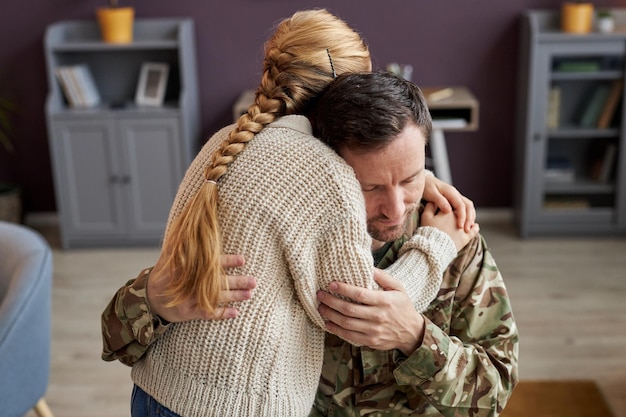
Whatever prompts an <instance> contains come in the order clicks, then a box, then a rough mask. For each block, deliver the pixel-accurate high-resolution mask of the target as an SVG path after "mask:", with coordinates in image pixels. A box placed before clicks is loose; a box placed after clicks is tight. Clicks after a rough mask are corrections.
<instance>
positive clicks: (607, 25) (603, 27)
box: [597, 17, 615, 33]
mask: <svg viewBox="0 0 626 417" xmlns="http://www.w3.org/2000/svg"><path fill="white" fill-rule="evenodd" d="M597 26H598V32H602V33H611V32H613V31H614V30H615V19H613V18H612V17H599V18H598V22H597Z"/></svg>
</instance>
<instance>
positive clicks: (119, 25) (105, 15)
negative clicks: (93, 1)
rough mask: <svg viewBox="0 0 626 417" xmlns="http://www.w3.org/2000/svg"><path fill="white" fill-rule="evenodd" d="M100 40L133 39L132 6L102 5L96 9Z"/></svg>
mask: <svg viewBox="0 0 626 417" xmlns="http://www.w3.org/2000/svg"><path fill="white" fill-rule="evenodd" d="M96 17H97V19H98V25H99V26H100V34H101V35H102V40H103V41H104V42H108V43H130V42H132V41H133V21H134V17H135V10H134V9H133V8H132V7H102V8H99V9H98V10H96Z"/></svg>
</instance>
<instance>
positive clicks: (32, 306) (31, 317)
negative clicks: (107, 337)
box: [0, 221, 52, 417]
mask: <svg viewBox="0 0 626 417" xmlns="http://www.w3.org/2000/svg"><path fill="white" fill-rule="evenodd" d="M51 288H52V252H51V250H50V246H49V245H48V244H47V242H46V241H45V240H44V239H43V238H42V237H41V236H40V235H39V234H38V233H36V232H35V231H33V230H31V229H29V228H27V227H26V226H23V225H20V224H16V223H7V222H2V221H0V414H1V415H2V416H3V417H22V416H23V415H24V414H26V413H27V412H28V411H29V410H30V409H31V408H34V409H35V412H36V413H37V414H38V415H39V416H41V417H51V416H52V413H51V412H50V409H49V408H48V405H47V404H46V402H45V400H44V395H45V392H46V389H47V387H48V376H49V372H50V316H51Z"/></svg>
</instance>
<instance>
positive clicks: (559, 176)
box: [543, 156, 576, 182]
mask: <svg viewBox="0 0 626 417" xmlns="http://www.w3.org/2000/svg"><path fill="white" fill-rule="evenodd" d="M543 178H544V179H545V180H546V181H548V182H574V180H575V178H576V175H575V170H574V166H573V165H572V162H571V161H570V160H569V159H568V158H564V157H557V156H551V157H548V159H547V161H546V167H545V169H544V170H543Z"/></svg>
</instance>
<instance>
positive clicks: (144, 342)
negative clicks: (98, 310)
mask: <svg viewBox="0 0 626 417" xmlns="http://www.w3.org/2000/svg"><path fill="white" fill-rule="evenodd" d="M150 272H152V268H148V269H144V270H143V271H141V272H140V273H139V275H138V276H137V278H135V279H132V280H130V281H128V282H127V283H126V285H124V286H123V287H122V288H120V289H119V290H118V291H117V292H116V293H115V296H114V297H113V299H112V300H111V301H110V302H109V304H108V305H107V306H106V308H105V309H104V311H103V313H102V316H101V320H102V323H101V324H102V342H103V347H102V359H103V360H105V361H114V360H119V361H120V362H122V363H123V364H125V365H128V366H133V364H134V363H135V362H137V361H138V360H139V359H140V358H141V357H142V356H143V354H144V353H145V352H146V350H147V349H148V346H150V344H151V343H152V342H154V341H155V340H156V339H157V338H158V337H159V336H160V335H161V334H163V332H165V331H166V330H167V327H168V324H169V323H167V322H166V321H165V320H163V319H161V318H160V317H159V316H157V315H156V314H152V313H151V312H150V309H149V307H148V297H147V296H146V285H147V284H146V283H147V280H148V277H149V276H150Z"/></svg>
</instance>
